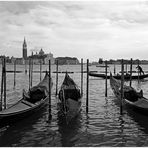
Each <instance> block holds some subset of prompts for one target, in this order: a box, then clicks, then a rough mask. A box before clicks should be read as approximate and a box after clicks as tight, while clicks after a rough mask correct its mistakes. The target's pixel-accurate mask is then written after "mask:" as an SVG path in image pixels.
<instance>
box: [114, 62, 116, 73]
mask: <svg viewBox="0 0 148 148" xmlns="http://www.w3.org/2000/svg"><path fill="white" fill-rule="evenodd" d="M115 74H116V66H115V64H114V75H115Z"/></svg>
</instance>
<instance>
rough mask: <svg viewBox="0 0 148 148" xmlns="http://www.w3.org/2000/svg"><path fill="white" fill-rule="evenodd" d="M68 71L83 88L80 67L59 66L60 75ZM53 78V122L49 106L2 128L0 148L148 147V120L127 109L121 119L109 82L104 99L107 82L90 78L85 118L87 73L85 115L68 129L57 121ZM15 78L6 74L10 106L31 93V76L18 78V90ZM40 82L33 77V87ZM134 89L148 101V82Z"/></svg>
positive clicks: (52, 74) (0, 131) (145, 80)
mask: <svg viewBox="0 0 148 148" xmlns="http://www.w3.org/2000/svg"><path fill="white" fill-rule="evenodd" d="M135 67H136V65H134V66H133V70H136V68H135ZM142 67H143V69H144V70H145V71H147V70H148V65H143V66H142ZM113 68H114V66H113V65H110V67H109V69H108V70H109V71H112V72H113ZM0 69H1V67H0ZM46 69H48V65H44V66H43V70H46ZM89 69H90V70H92V71H98V72H100V71H104V68H100V67H96V66H90V67H89ZM128 69H129V67H128ZM7 70H13V65H7ZM17 70H21V71H24V66H23V65H17ZM34 70H39V65H34ZM51 70H52V72H53V71H55V70H56V66H55V65H52V66H51ZM66 70H67V71H73V72H74V73H73V74H70V76H71V77H72V78H73V79H74V80H75V82H76V83H77V84H78V85H79V86H80V84H81V74H80V71H81V67H80V65H62V66H59V71H66ZM84 70H86V65H84ZM116 70H117V71H120V65H117V66H116ZM0 72H1V71H0ZM43 75H44V74H42V78H43ZM0 76H1V75H0ZM51 76H52V78H53V83H54V85H53V88H52V119H51V120H48V104H47V105H46V107H45V108H43V109H42V110H41V111H40V112H38V113H35V114H34V115H31V116H29V117H26V118H25V119H23V120H21V121H19V122H16V123H14V124H13V125H6V126H4V127H1V128H0V146H1V147H3V146H7V147H10V146H15V147H19V146H21V147H22V146H23V147H26V146H29V147H35V146H38V147H50V146H51V147H59V146H60V147H65V146H67V147H75V146H77V147H81V146H83V147H96V146H97V147H99V146H111V147H112V146H116V147H120V146H122V147H126V146H148V116H144V115H141V114H138V113H135V112H133V111H132V110H131V109H129V108H126V107H125V106H124V108H123V115H120V105H119V104H118V103H117V102H116V97H115V96H114V94H113V92H112V90H111V88H110V84H109V80H108V97H105V80H104V79H101V78H95V77H90V78H89V112H88V114H86V109H85V103H86V101H85V100H86V73H84V83H83V84H84V85H83V92H84V95H83V103H82V104H83V105H82V111H81V112H80V114H79V115H78V116H77V117H76V118H75V119H74V120H72V122H71V123H70V124H69V125H65V124H64V123H63V122H62V120H61V119H60V118H59V117H58V110H57V99H56V97H55V82H56V74H55V73H51ZM13 77H14V75H13V74H12V73H8V74H7V105H8V106H10V105H12V104H13V103H15V102H16V101H18V100H19V99H20V98H21V96H22V89H26V90H27V89H28V81H29V80H28V75H25V73H24V72H23V73H17V74H16V88H15V89H14V88H13ZM0 79H1V77H0ZM39 79H40V74H39V73H34V74H33V85H35V84H37V83H38V82H39ZM63 79H64V74H62V73H61V74H60V73H59V85H58V87H59V88H60V85H61V83H62V81H63ZM127 83H128V82H127ZM132 86H133V87H134V88H136V89H137V90H140V89H143V92H144V96H145V97H147V98H148V78H146V79H144V80H142V81H140V83H138V81H133V83H132Z"/></svg>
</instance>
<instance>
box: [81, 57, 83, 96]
mask: <svg viewBox="0 0 148 148" xmlns="http://www.w3.org/2000/svg"><path fill="white" fill-rule="evenodd" d="M81 96H83V59H81Z"/></svg>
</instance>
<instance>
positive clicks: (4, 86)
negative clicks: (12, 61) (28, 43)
mask: <svg viewBox="0 0 148 148" xmlns="http://www.w3.org/2000/svg"><path fill="white" fill-rule="evenodd" d="M4 109H6V58H5V57H4Z"/></svg>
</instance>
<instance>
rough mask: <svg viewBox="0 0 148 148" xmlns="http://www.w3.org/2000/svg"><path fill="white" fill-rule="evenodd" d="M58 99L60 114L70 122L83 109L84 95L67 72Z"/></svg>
mask: <svg viewBox="0 0 148 148" xmlns="http://www.w3.org/2000/svg"><path fill="white" fill-rule="evenodd" d="M58 100H59V103H58V104H59V112H60V114H59V115H61V117H64V118H65V119H66V122H67V123H69V122H70V121H71V120H72V119H73V118H75V117H76V116H77V115H78V114H79V112H80V110H81V104H82V97H81V94H80V90H79V88H78V87H77V85H76V84H75V82H74V81H73V80H72V79H71V78H70V77H69V75H68V74H67V73H66V74H65V79H64V81H63V84H62V85H61V89H60V91H59V97H58Z"/></svg>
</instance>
